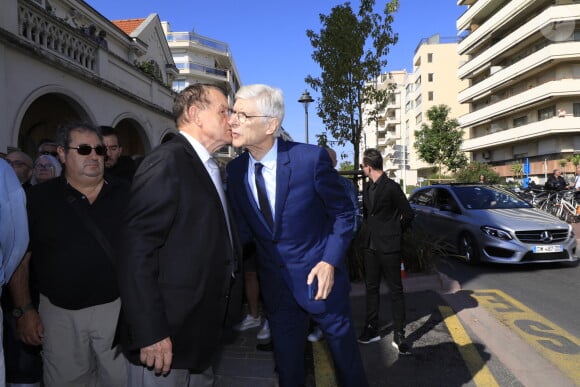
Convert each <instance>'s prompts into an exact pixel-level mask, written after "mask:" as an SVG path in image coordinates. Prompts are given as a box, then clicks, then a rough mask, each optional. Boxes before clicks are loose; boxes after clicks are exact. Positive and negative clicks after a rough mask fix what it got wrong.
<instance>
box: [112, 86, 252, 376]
mask: <svg viewBox="0 0 580 387" xmlns="http://www.w3.org/2000/svg"><path fill="white" fill-rule="evenodd" d="M173 112H174V115H175V117H176V125H177V128H178V129H179V131H180V134H179V135H177V136H175V138H173V139H172V140H170V141H168V142H166V143H164V144H162V145H160V146H159V147H157V148H156V149H154V150H153V151H152V152H151V153H150V154H149V155H148V156H147V157H146V158H145V159H144V160H143V162H142V163H141V164H140V166H139V168H138V170H137V172H136V174H135V177H134V179H133V185H132V187H131V200H130V202H129V205H128V208H127V211H126V213H125V222H126V231H125V235H124V243H123V248H122V250H121V254H120V255H119V286H120V290H121V299H122V302H123V312H124V318H125V322H126V323H125V324H122V328H121V343H122V344H123V347H124V349H125V351H126V353H127V354H128V357H129V360H130V361H131V363H132V365H131V366H130V371H129V382H130V383H129V384H130V385H131V386H141V385H147V386H189V387H191V386H211V385H212V383H213V371H212V368H211V362H212V360H213V359H212V357H213V355H214V353H215V352H216V349H217V348H218V346H219V342H220V338H221V336H222V327H223V324H224V318H225V315H226V312H227V308H228V298H229V296H230V294H229V293H230V285H231V281H232V277H233V274H235V272H236V271H237V264H238V257H240V256H241V255H240V251H239V249H238V246H239V244H238V243H237V241H236V239H237V238H236V235H235V233H234V232H232V229H231V228H230V220H229V216H228V208H227V203H226V201H225V195H224V193H223V187H222V183H221V178H220V177H219V176H220V175H219V169H218V168H217V164H215V161H214V160H213V158H211V153H212V152H215V151H216V150H218V149H219V148H220V147H222V146H224V145H225V144H228V143H230V142H231V128H230V126H229V123H228V119H229V105H228V101H227V99H226V96H225V95H224V93H223V92H222V91H221V90H220V89H219V88H217V87H215V86H211V85H203V84H195V85H192V86H189V87H187V88H186V89H184V90H183V91H182V92H181V93H180V95H179V96H178V97H177V99H176V101H175V104H174V106H173Z"/></svg>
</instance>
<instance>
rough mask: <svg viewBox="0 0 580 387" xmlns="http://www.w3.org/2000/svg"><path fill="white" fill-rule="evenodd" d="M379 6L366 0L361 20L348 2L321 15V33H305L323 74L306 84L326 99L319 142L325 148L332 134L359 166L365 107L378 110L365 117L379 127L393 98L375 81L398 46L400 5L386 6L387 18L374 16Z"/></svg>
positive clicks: (321, 105) (322, 100)
mask: <svg viewBox="0 0 580 387" xmlns="http://www.w3.org/2000/svg"><path fill="white" fill-rule="evenodd" d="M374 5H375V0H361V4H360V7H359V10H358V13H357V14H355V13H354V12H353V10H352V8H351V6H350V3H349V2H346V3H344V4H342V5H338V6H336V7H334V8H332V10H331V11H330V14H329V15H323V14H321V15H320V22H321V25H322V28H321V30H320V32H319V33H315V32H314V31H312V30H307V31H306V35H307V36H308V38H309V39H310V44H311V45H312V47H313V49H314V51H313V53H312V58H313V59H314V61H316V63H318V64H319V65H320V68H321V70H322V71H321V74H320V77H313V76H311V75H308V76H307V77H306V79H305V81H306V83H307V84H309V85H310V87H312V88H313V89H314V90H316V91H319V92H320V95H321V97H320V98H319V101H318V102H319V103H318V107H317V114H318V116H319V117H320V118H321V119H322V122H323V123H324V126H325V129H324V132H323V133H322V134H321V135H319V136H318V142H319V144H324V143H326V141H327V136H328V134H330V135H331V136H332V137H333V138H335V139H336V140H337V142H338V144H340V145H343V146H344V145H345V144H347V143H351V144H352V145H353V148H354V149H353V150H354V160H353V163H354V164H356V163H357V161H358V157H359V143H360V138H361V131H362V127H363V112H362V106H374V109H371V111H367V112H365V117H367V121H368V122H369V123H370V122H372V121H376V120H378V117H379V115H380V114H381V112H382V111H383V110H384V107H385V106H386V102H387V99H388V96H389V92H390V90H389V89H384V90H377V88H375V87H374V84H373V83H371V80H373V79H376V78H377V77H378V76H379V75H380V74H381V71H382V69H383V68H384V67H385V66H386V65H387V60H386V55H387V54H388V52H389V46H391V45H393V44H395V43H397V40H398V35H397V34H396V33H394V32H393V30H392V28H391V24H392V22H393V13H395V12H396V11H397V9H398V7H399V2H398V0H392V1H390V2H387V3H386V4H385V6H384V8H383V12H382V14H378V13H374V12H373V8H374Z"/></svg>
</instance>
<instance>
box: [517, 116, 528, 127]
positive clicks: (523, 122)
mask: <svg viewBox="0 0 580 387" xmlns="http://www.w3.org/2000/svg"><path fill="white" fill-rule="evenodd" d="M527 123H528V116H522V117H517V118H514V121H513V124H514V128H517V127H518V126H522V125H526V124H527Z"/></svg>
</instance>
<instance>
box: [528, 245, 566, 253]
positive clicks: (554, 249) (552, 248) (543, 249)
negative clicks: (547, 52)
mask: <svg viewBox="0 0 580 387" xmlns="http://www.w3.org/2000/svg"><path fill="white" fill-rule="evenodd" d="M533 252H534V253H561V252H562V245H549V246H534V249H533Z"/></svg>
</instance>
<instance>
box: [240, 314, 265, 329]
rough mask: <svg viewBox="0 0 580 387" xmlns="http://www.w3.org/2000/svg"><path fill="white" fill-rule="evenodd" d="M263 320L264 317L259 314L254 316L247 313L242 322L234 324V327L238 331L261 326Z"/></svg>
mask: <svg viewBox="0 0 580 387" xmlns="http://www.w3.org/2000/svg"><path fill="white" fill-rule="evenodd" d="M261 322H262V319H261V318H260V317H259V316H258V317H252V316H251V315H247V316H246V318H245V319H244V320H243V321H242V322H241V323H239V324H238V325H236V326H234V329H235V330H236V331H238V332H243V331H247V330H248V329H252V328H256V327H259V326H260V324H261Z"/></svg>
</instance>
